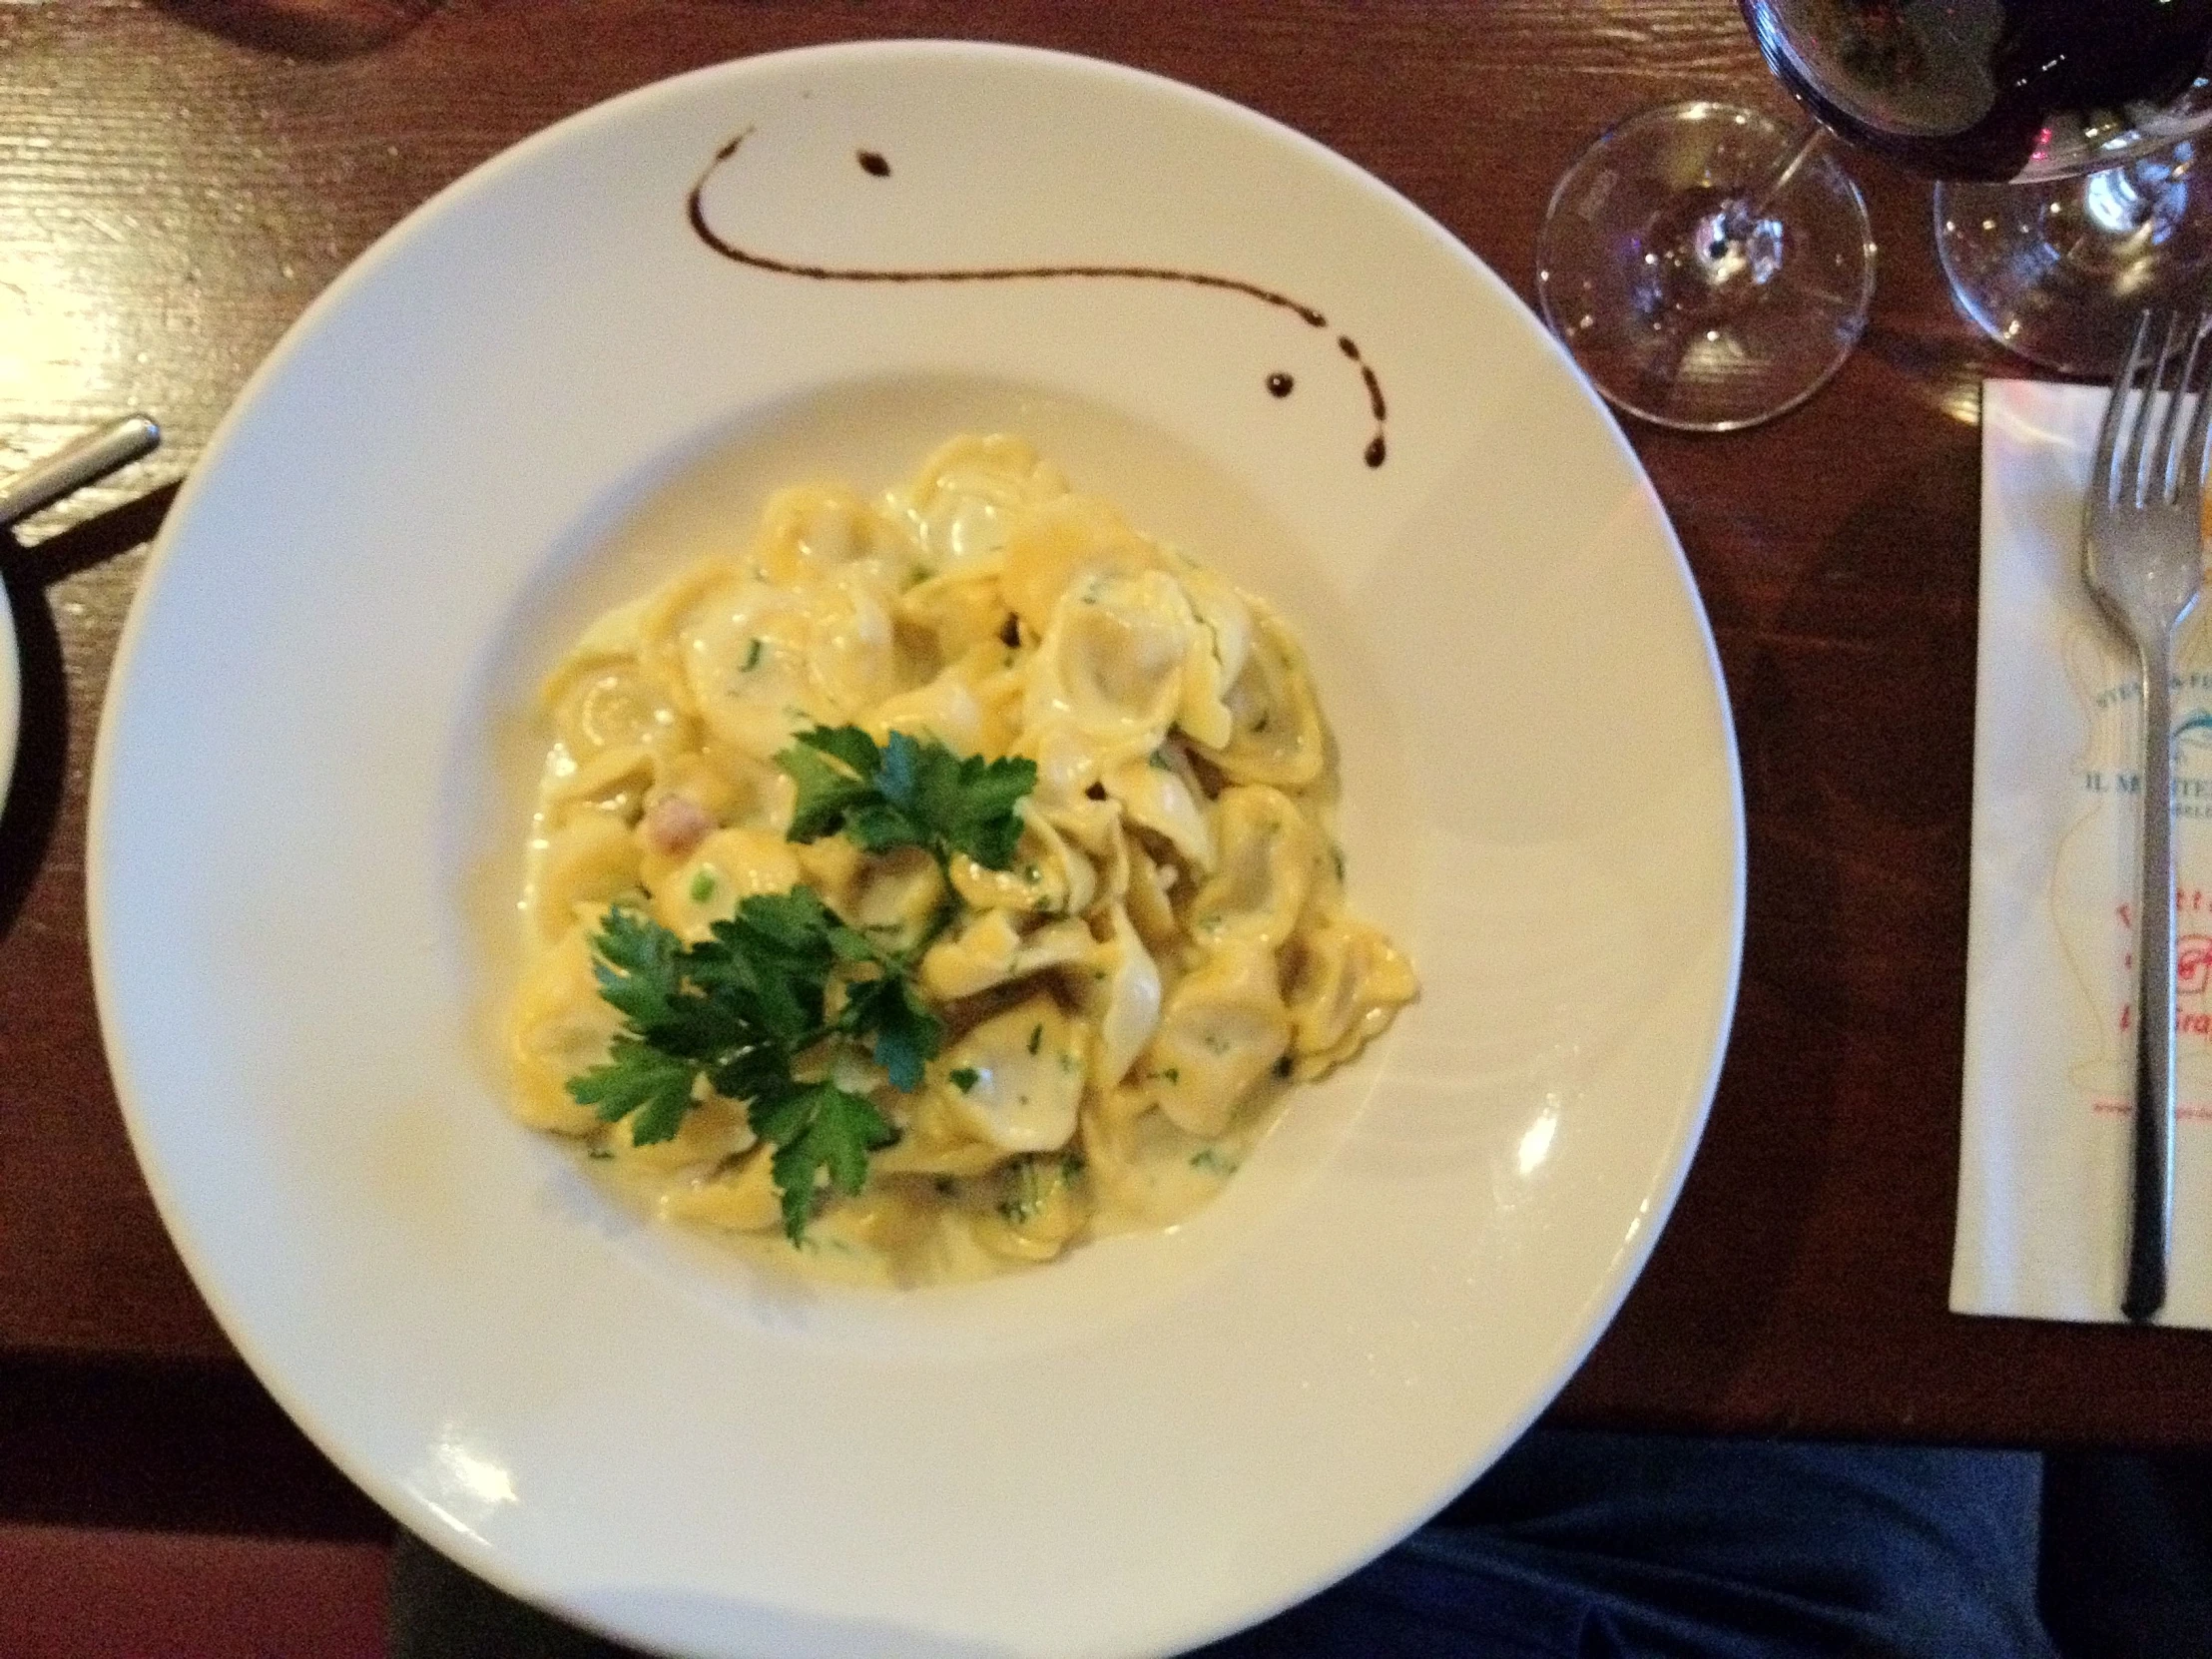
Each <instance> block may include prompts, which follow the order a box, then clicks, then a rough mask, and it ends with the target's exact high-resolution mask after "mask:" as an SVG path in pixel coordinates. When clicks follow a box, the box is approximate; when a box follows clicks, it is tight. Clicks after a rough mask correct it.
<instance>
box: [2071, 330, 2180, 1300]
mask: <svg viewBox="0 0 2212 1659" xmlns="http://www.w3.org/2000/svg"><path fill="white" fill-rule="evenodd" d="M2155 326H2156V325H2155V323H2154V321H2153V318H2152V316H2151V315H2150V314H2149V313H2147V312H2146V313H2145V314H2144V316H2143V319H2142V321H2141V322H2140V323H2138V324H2137V326H2136V329H2135V343H2134V345H2133V346H2132V347H2131V348H2130V349H2129V351H2128V354H2127V366H2126V367H2125V368H2123V369H2122V370H2121V371H2120V377H2119V379H2118V380H2117V381H2115V382H2114V383H2113V386H2112V396H2111V400H2110V401H2109V402H2108V403H2107V404H2106V405H2105V410H2104V425H2103V427H2102V428H2101V429H2100V430H2099V431H2098V433H2097V453H2096V460H2095V463H2094V465H2093V466H2092V468H2091V471H2090V474H2089V504H2088V510H2087V513H2086V514H2085V516H2084V523H2083V525H2082V554H2083V559H2084V562H2085V564H2086V567H2087V576H2088V581H2089V591H2090V592H2092V593H2094V594H2095V595H2096V597H2097V601H2098V603H2099V604H2101V605H2102V606H2103V607H2104V609H2105V611H2106V612H2107V613H2108V614H2109V615H2110V616H2111V618H2112V620H2113V621H2114V622H2116V623H2118V624H2119V625H2120V627H2121V628H2122V629H2123V630H2125V631H2126V633H2127V635H2128V637H2129V638H2130V639H2131V640H2133V641H2134V643H2135V651H2136V656H2137V658H2138V659H2139V661H2140V664H2141V669H2142V690H2143V779H2142V804H2143V832H2142V853H2143V856H2142V890H2141V894H2140V900H2139V902H2138V904H2137V907H2136V913H2137V917H2138V922H2137V931H2136V946H2135V963H2136V968H2137V980H2136V986H2137V991H2136V1000H2135V1042H2136V1047H2135V1116H2134V1136H2133V1142H2134V1145H2133V1153H2134V1157H2133V1179H2132V1181H2131V1183H2130V1185H2131V1188H2132V1196H2133V1203H2132V1207H2131V1211H2130V1215H2131V1221H2130V1225H2129V1228H2128V1242H2127V1292H2126V1295H2125V1296H2124V1297H2123V1298H2122V1300H2121V1303H2120V1309H2121V1312H2123V1313H2124V1314H2126V1316H2127V1317H2128V1318H2129V1319H2131V1320H2134V1321H2137V1322H2143V1321H2147V1320H2149V1319H2151V1318H2152V1317H2154V1316H2155V1315H2156V1314H2157V1313H2158V1311H2159V1309H2160V1308H2162V1307H2164V1306H2165V1302H2166V1254H2167V1237H2168V1234H2169V1232H2170V1230H2171V1227H2172V1222H2173V1150H2174V1081H2173V1080H2174V1068H2173V1059H2174V849H2173V658H2174V636H2175V634H2176V633H2177V632H2178V631H2179V629H2180V627H2181V622H2182V619H2183V618H2184V617H2186V616H2187V615H2188V614H2189V608H2190V607H2191V606H2193V605H2194V604H2196V602H2197V590H2198V589H2199V587H2201V586H2202V584H2203V580H2204V552H2203V531H2202V528H2201V525H2202V516H2203V495H2204V465H2205V441H2206V434H2207V430H2208V426H2212V395H2207V394H2206V392H2207V388H2206V384H2205V381H2206V380H2207V379H2208V378H2212V347H2208V346H2207V343H2206V328H2207V319H2206V318H2205V317H2203V316H2201V315H2197V316H2186V317H2185V316H2181V315H2175V316H2173V317H2172V318H2170V319H2168V320H2167V322H2166V324H2165V327H2164V329H2163V332H2162V335H2161V336H2160V337H2159V338H2158V345H2157V356H2156V358H2155V360H2153V359H2151V358H2150V357H2149V355H2148V351H2149V347H2150V345H2151V343H2152V340H2153V336H2154V328H2155ZM2138 379H2140V382H2141V383H2140V385H2138V384H2137V382H2138ZM2191 392H2194V393H2196V403H2195V407H2194V412H2193V413H2191V415H2190V417H2189V424H2188V427H2187V430H2186V434H2185V435H2183V433H2182V427H2181V414H2182V407H2183V404H2184V403H2185V402H2186V401H2187V398H2188V395H2189V394H2190V393H2191Z"/></svg>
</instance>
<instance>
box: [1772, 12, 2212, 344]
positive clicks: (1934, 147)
mask: <svg viewBox="0 0 2212 1659" xmlns="http://www.w3.org/2000/svg"><path fill="white" fill-rule="evenodd" d="M1743 6H1744V14H1745V16H1746V17H1747V18H1749V19H1750V22H1751V27H1752V32H1753V34H1754V35H1756V36H1757V37H1758V41H1759V47H1760V50H1761V52H1763V53H1764V54H1765V56H1766V59H1767V62H1768V64H1769V65H1770V66H1771V67H1772V68H1773V70H1774V72H1775V73H1776V74H1777V75H1778V76H1779V77H1780V78H1781V79H1782V82H1783V84H1784V85H1786V86H1787V87H1788V88H1789V89H1790V90H1791V92H1793V93H1795V94H1796V95H1797V97H1798V98H1799V99H1800V100H1801V101H1803V102H1804V103H1805V104H1806V105H1807V106H1808V107H1809V108H1810V109H1811V110H1812V111H1813V113H1814V114H1815V115H1816V116H1817V117H1818V118H1819V119H1820V120H1821V122H1822V123H1824V124H1825V125H1826V126H1828V127H1829V128H1830V129H1832V130H1833V131H1834V132H1836V133H1838V134H1839V135H1841V136H1842V137H1843V138H1845V139H1847V140H1849V141H1850V142H1851V143H1853V144H1855V145H1859V146H1862V147H1864V148H1866V149H1869V150H1873V151H1876V152H1878V153H1879V154H1882V155H1885V156H1888V157H1889V158H1891V159H1892V160H1893V161H1896V162H1898V163H1900V164H1902V165H1904V166H1906V167H1909V168H1911V169H1913V170H1914V171H1915V172H1919V173H1925V174H1928V175H1931V176H1932V177H1934V178H1936V179H1938V180H1942V181H1944V183H1942V184H1939V185H1938V186H1937V188H1936V248H1937V251H1938V252H1939V253H1940V255H1941V257H1942V262H1943V269H1944V271H1945V272H1946V273H1947V275H1948V276H1949V277H1950V282H1951V287H1952V290H1953V291H1954V292H1955V293H1956V295H1957V297H1958V302H1959V304H1960V306H1961V307H1962V308H1963V309H1964V310H1965V311H1966V313H1967V314H1968V315H1970V316H1971V317H1972V318H1973V319H1974V320H1975V321H1976V322H1978V323H1979V324H1980V325H1981V326H1982V327H1983V328H1984V329H1986V330H1987V331H1988V333H1989V335H1990V336H1991V337H1992V338H1994V339H1995V340H1997V341H1998V342H1999V343H2000V344H2002V345H2005V346H2008V347H2009V348H2011V349H2012V350H2014V351H2016V352H2018V353H2020V354H2021V355H2022V356H2025V357H2028V358H2030V359H2032V360H2034V361H2036V362H2038V363H2042V364H2044V365H2045V366H2047V367H2050V368H2055V369H2059V370H2062V371H2066V372H2071V373H2076V374H2084V375H2092V376H2094V377H2096V378H2098V379H2108V378H2110V377H2111V375H2112V373H2113V372H2114V371H2115V370H2117V369H2118V367H2119V366H2120V364H2121V362H2122V361H2124V359H2125V358H2126V356H2127V349H2128V345H2129V342H2130V341H2131V340H2132V339H2133V338H2134V334H2135V322H2136V319H2137V317H2139V316H2140V315H2141V314H2142V312H2143V310H2144V309H2145V308H2146V307H2152V306H2170V305H2176V304H2184V305H2187V306H2190V307H2192V308H2193V307H2196V306H2199V305H2201V304H2202V303H2203V297H2204V294H2203V290H2204V288H2205V286H2206V284H2207V282H2208V281H2212V171H2202V170H2200V168H2199V162H2200V157H2199V153H2198V152H2199V146H2198V143H2197V140H2198V138H2199V136H2200V135H2202V134H2204V133H2205V132H2206V130H2207V129H2208V128H2212V76H2208V72H2207V59H2208V56H2212V0H1743Z"/></svg>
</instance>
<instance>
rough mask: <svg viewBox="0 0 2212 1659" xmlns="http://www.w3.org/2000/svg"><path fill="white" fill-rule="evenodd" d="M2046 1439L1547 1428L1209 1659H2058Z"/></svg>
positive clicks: (1209, 1653)
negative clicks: (1932, 1441) (1462, 1492)
mask: <svg viewBox="0 0 2212 1659" xmlns="http://www.w3.org/2000/svg"><path fill="white" fill-rule="evenodd" d="M2040 1486H2041V1460H2040V1458H2039V1457H2038V1456H2037V1455H2036V1454H2035V1453H2033V1452H2001V1451H1953V1450H1941V1449H1933V1448H1921V1447H1897V1446H1863V1445H1813V1444H1803V1443H1797V1442H1785V1441H1761V1440H1709V1439H1680V1438H1671V1437H1665V1436H1648V1435H1620V1434H1584V1433H1563V1432H1542V1431H1539V1432H1536V1433H1533V1434H1530V1435H1529V1436H1527V1437H1526V1438H1525V1439H1523V1440H1522V1441H1521V1442H1520V1443H1519V1444H1518V1445H1516V1446H1515V1447H1514V1448H1513V1449H1512V1450H1511V1451H1509V1452H1507V1453H1506V1455H1505V1456H1504V1457H1503V1458H1502V1459H1500V1461H1499V1462H1498V1464H1497V1465H1496V1467H1495V1468H1493V1469H1492V1470H1491V1471H1490V1472H1489V1473H1488V1474H1487V1475H1485V1476H1484V1477H1483V1478H1482V1480H1480V1481H1478V1482H1477V1483H1476V1484H1475V1486H1474V1487H1473V1488H1472V1489H1471V1490H1470V1491H1469V1492H1468V1493H1467V1494H1466V1496H1464V1497H1462V1498H1461V1499H1460V1500H1459V1501H1458V1502H1457V1503H1454V1504H1453V1505H1452V1506H1451V1507H1450V1508H1449V1509H1447V1510H1446V1511H1445V1512H1444V1514H1443V1515H1442V1516H1440V1517H1438V1519H1437V1521H1436V1523H1435V1524H1433V1525H1430V1526H1428V1527H1425V1528H1423V1529H1422V1530H1421V1531H1419V1532H1417V1533H1415V1534H1414V1535H1413V1536H1412V1537H1411V1538H1409V1539H1407V1540H1406V1542H1404V1543H1403V1544H1401V1545H1399V1546H1398V1547H1397V1548H1396V1549H1394V1550H1392V1551H1390V1552H1389V1553H1388V1554H1386V1555H1384V1556H1383V1558H1382V1559H1381V1560H1379V1561H1377V1562H1376V1563H1374V1564H1373V1565H1372V1566H1370V1567H1367V1568H1366V1569H1364V1570H1363V1571H1361V1572H1358V1573H1355V1574H1353V1576H1352V1577H1350V1578H1349V1579H1347V1580H1345V1581H1344V1582H1343V1583H1341V1584H1339V1585H1337V1586H1336V1587H1335V1588H1333V1589H1330V1590H1327V1591H1325V1592H1323V1593H1322V1594H1321V1595H1319V1596H1316V1597H1315V1598H1314V1599H1313V1600H1311V1601H1309V1602H1306V1603H1304V1604H1303V1605H1301V1606H1299V1607H1295V1608H1293V1609H1291V1610H1290V1611H1289V1612H1287V1613H1285V1614H1283V1615H1282V1616H1280V1617H1279V1618H1276V1619H1273V1620H1271V1621H1269V1622H1268V1623H1266V1624H1263V1625H1261V1626H1259V1627H1257V1628H1256V1629H1253V1630H1248V1631H1246V1632H1244V1633H1243V1634H1242V1635H1239V1636H1235V1637H1232V1638H1230V1639H1229V1640H1227V1641H1224V1642H1218V1643H1215V1644H1214V1645H1213V1646H1211V1647H1208V1648H1206V1649H1204V1650H1203V1655H1204V1659H1292V1656H1294V1655H1295V1656H1297V1659H1337V1656H1340V1655H1341V1656H1344V1659H1353V1656H1355V1655H1357V1656H1360V1659H1444V1656H1446V1655H1449V1656H1452V1659H1460V1656H1465V1655H1484V1656H1487V1655H1493V1654H1494V1655H1498V1656H1500V1659H1631V1656H1633V1659H1645V1656H1647V1655H1648V1656H1652V1659H1662V1656H1663V1659H1676V1656H1683V1659H1689V1656H1695V1659H1737V1656H1742V1659H1754V1656H1756V1659H1797V1656H1800V1655H1802V1656H1805V1659H1815V1656H1818V1659H1830V1656H1833V1655H1843V1654H1850V1655H1885V1656H1893V1655H1894V1656H1899V1659H1920V1656H1923V1655H1925V1656H1927V1659H2052V1656H2053V1655H2054V1654H2055V1651H2056V1650H2055V1649H2054V1648H2053V1647H2052V1646H2051V1644H2050V1641H2049V1639H2048V1638H2047V1637H2046V1636H2045V1635H2044V1633H2043V1629H2042V1625H2041V1623H2040V1622H2039V1620H2038V1618H2037V1616H2036V1610H2035V1566H2036V1534H2037V1515H2038V1510H2039V1504H2040Z"/></svg>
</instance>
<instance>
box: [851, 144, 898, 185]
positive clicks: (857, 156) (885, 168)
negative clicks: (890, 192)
mask: <svg viewBox="0 0 2212 1659" xmlns="http://www.w3.org/2000/svg"><path fill="white" fill-rule="evenodd" d="M852 159H853V160H854V161H856V162H858V163H859V164H860V171H861V172H862V173H865V174H867V175H868V176H869V177H870V178H874V179H888V178H889V177H890V176H891V164H890V163H889V162H886V161H885V160H883V158H882V157H881V156H879V155H877V154H876V153H875V152H874V151H872V150H856V151H854V152H853V155H852Z"/></svg>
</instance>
